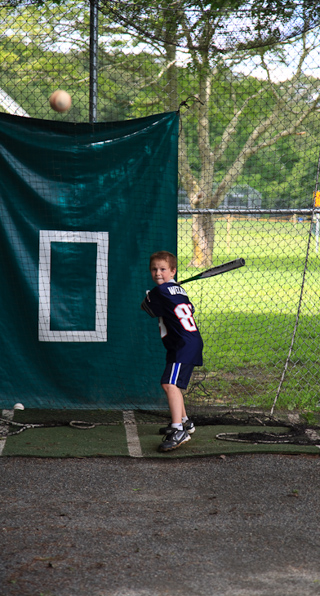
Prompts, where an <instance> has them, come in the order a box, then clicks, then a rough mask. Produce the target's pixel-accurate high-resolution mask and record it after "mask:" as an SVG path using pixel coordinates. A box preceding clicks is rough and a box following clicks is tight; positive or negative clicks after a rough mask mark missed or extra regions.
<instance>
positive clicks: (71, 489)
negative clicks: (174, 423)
mask: <svg viewBox="0 0 320 596" xmlns="http://www.w3.org/2000/svg"><path fill="white" fill-rule="evenodd" d="M0 500H1V510H0V519H1V524H0V528H1V556H0V595H1V596H182V595H183V596H185V595H186V594H188V596H314V595H320V530H319V528H320V458H319V456H283V455H243V456H242V455H241V456H228V457H210V458H197V459H196V458H195V459H188V460H181V459H177V460H173V459H171V460H170V461H166V460H150V459H148V460H144V459H129V458H117V457H115V458H84V459H36V458H14V457H13V458H10V457H4V458H2V459H1V460H0Z"/></svg>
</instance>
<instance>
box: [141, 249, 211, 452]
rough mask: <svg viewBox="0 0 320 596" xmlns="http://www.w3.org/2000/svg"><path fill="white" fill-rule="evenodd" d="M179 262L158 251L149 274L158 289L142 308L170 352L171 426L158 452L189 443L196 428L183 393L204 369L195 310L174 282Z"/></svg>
mask: <svg viewBox="0 0 320 596" xmlns="http://www.w3.org/2000/svg"><path fill="white" fill-rule="evenodd" d="M176 271H177V258H176V256H175V255H173V254H172V253H170V252H167V251H159V252H156V253H153V254H152V255H151V257H150V273H151V277H152V280H153V281H154V283H155V284H156V286H155V287H154V288H153V289H152V290H151V291H150V292H148V293H147V296H146V297H145V299H144V301H143V302H142V304H141V308H142V309H143V310H144V311H146V312H147V313H148V315H150V316H151V317H158V319H159V329H160V335H161V339H162V341H163V345H164V347H165V349H166V351H167V356H166V367H165V370H164V372H163V375H162V377H161V386H162V388H163V389H164V391H165V393H166V396H167V399H168V404H169V409H170V414H171V424H169V426H168V427H167V428H165V429H162V430H163V434H164V438H163V441H162V443H161V444H160V446H159V451H164V452H166V451H172V450H173V449H176V448H177V447H180V446H181V445H183V443H186V442H187V441H189V440H190V438H191V437H190V434H192V433H193V432H194V431H195V426H194V424H193V422H192V421H191V420H189V419H188V416H187V414H186V409H185V405H184V399H183V394H182V391H181V390H182V389H186V388H187V387H188V383H189V381H190V377H191V374H192V371H193V368H194V366H201V365H202V349H203V342H202V338H201V335H200V333H199V330H198V327H197V325H196V322H195V320H194V317H193V314H194V307H193V305H192V304H191V302H190V300H189V298H188V295H187V293H186V291H185V290H184V289H183V288H181V287H180V285H179V284H177V283H176V282H175V280H174V276H175V274H176Z"/></svg>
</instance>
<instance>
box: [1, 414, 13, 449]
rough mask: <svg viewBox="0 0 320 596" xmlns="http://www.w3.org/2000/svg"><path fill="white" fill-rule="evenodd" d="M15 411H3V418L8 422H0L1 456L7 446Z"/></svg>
mask: <svg viewBox="0 0 320 596" xmlns="http://www.w3.org/2000/svg"><path fill="white" fill-rule="evenodd" d="M13 416H14V410H2V414H1V418H5V420H8V422H3V420H0V456H1V455H2V453H3V450H4V448H5V446H6V440H7V436H8V432H9V422H10V420H13Z"/></svg>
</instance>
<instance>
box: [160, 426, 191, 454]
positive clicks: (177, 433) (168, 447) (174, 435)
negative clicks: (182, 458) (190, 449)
mask: <svg viewBox="0 0 320 596" xmlns="http://www.w3.org/2000/svg"><path fill="white" fill-rule="evenodd" d="M190 439H191V437H190V435H189V434H188V433H187V431H185V430H177V429H173V430H171V432H170V434H168V435H165V436H164V437H163V441H162V443H161V444H160V445H159V451H172V450H173V449H177V447H180V445H182V444H183V443H186V442H187V441H190Z"/></svg>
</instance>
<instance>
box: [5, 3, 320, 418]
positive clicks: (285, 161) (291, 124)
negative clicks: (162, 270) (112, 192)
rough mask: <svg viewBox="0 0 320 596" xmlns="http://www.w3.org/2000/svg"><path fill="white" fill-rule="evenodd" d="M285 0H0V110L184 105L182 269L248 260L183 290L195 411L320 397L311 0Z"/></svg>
mask: <svg viewBox="0 0 320 596" xmlns="http://www.w3.org/2000/svg"><path fill="white" fill-rule="evenodd" d="M273 4H274V5H275V6H274V7H273ZM284 4H287V3H284ZM281 6H282V3H281V2H280V3H279V2H278V3H273V2H267V3H263V2H259V1H258V2H253V3H250V2H249V3H247V4H246V5H243V8H242V9H237V10H236V9H234V10H233V11H232V9H230V8H229V10H228V11H227V10H226V9H223V8H222V7H220V8H219V6H218V7H217V6H216V7H215V8H213V7H212V4H210V5H208V6H207V7H205V8H201V7H202V4H200V3H196V4H191V3H189V2H175V3H172V2H169V1H166V2H164V1H160V3H157V6H154V4H152V3H148V2H143V1H141V2H139V3H137V4H136V3H134V2H132V3H131V2H119V1H118V2H104V1H103V0H91V2H89V1H84V0H79V2H74V1H70V0H69V1H68V0H66V1H64V2H36V1H32V0H23V1H19V0H11V1H9V2H8V1H6V2H1V1H0V17H1V19H0V22H1V25H0V52H1V60H0V110H1V111H5V112H9V113H11V114H16V115H19V116H24V117H33V118H40V119H50V120H57V121H61V120H65V121H70V122H82V121H83V122H88V121H90V122H94V121H115V120H124V119H130V118H137V117H141V116H147V115H151V114H155V113H160V112H164V111H168V110H169V111H171V110H180V117H181V119H180V120H181V121H180V147H179V196H178V203H179V205H178V207H179V209H178V257H179V269H178V279H183V278H186V277H188V276H190V275H192V273H194V272H196V271H201V270H203V269H205V268H207V267H210V266H212V265H218V264H221V263H223V262H225V261H228V260H233V259H236V258H239V257H243V258H244V259H245V261H246V266H245V267H244V268H242V269H239V270H236V271H234V272H230V273H226V274H224V275H221V276H218V277H215V278H213V279H211V280H200V281H196V282H192V283H190V284H189V285H187V286H186V288H187V290H188V294H189V296H190V299H191V300H192V301H193V303H194V304H195V307H196V314H197V321H198V323H199V326H200V329H201V333H202V335H203V338H204V342H205V352H204V366H203V368H202V369H201V370H198V371H197V372H196V373H195V374H194V377H193V382H192V383H191V385H190V389H189V390H188V394H187V396H186V397H187V401H188V403H189V406H190V407H192V406H193V407H194V408H197V407H201V408H202V409H203V408H207V407H209V406H212V405H217V404H219V405H222V406H227V407H231V406H232V407H240V406H241V407H259V408H262V407H263V408H266V409H268V408H272V409H273V408H275V407H277V408H286V409H287V408H289V409H295V408H296V409H299V410H312V411H316V409H317V408H318V407H319V399H320V398H319V388H320V374H319V365H318V344H319V341H318V338H319V331H320V324H319V314H318V313H319V299H320V274H319V210H318V208H317V207H318V201H319V204H320V200H319V197H320V193H319V191H318V162H319V150H320V145H319V138H320V135H319V133H320V123H319V109H320V103H319V98H320V69H319V50H318V46H319V39H320V31H319V7H317V5H316V3H314V4H312V3H310V2H292V3H291V4H290V6H291V8H290V10H289V9H288V8H287V9H286V10H284V11H282V10H281ZM276 7H278V8H276ZM277 11H278V12H277ZM56 89H64V90H66V91H67V92H68V93H70V95H71V97H72V106H71V108H70V110H69V111H67V112H66V113H63V114H61V113H60V114H58V113H56V112H54V111H52V109H51V108H50V105H49V97H50V95H51V93H52V92H53V91H55V90H56ZM159 248H164V247H159Z"/></svg>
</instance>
